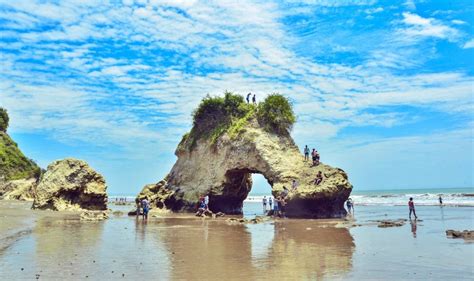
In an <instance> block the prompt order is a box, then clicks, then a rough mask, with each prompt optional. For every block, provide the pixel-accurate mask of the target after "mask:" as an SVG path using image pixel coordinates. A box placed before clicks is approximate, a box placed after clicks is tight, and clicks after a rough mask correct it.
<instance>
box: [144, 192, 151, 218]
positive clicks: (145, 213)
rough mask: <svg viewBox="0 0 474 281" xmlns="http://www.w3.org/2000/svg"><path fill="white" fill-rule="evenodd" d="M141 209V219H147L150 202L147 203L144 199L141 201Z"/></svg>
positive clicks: (146, 199)
mask: <svg viewBox="0 0 474 281" xmlns="http://www.w3.org/2000/svg"><path fill="white" fill-rule="evenodd" d="M142 208H143V219H144V220H147V219H148V212H149V211H150V202H148V198H147V197H145V198H143V200H142Z"/></svg>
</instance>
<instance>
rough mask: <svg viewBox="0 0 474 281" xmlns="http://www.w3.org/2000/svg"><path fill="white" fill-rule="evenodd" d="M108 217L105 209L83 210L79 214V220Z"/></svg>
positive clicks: (104, 218) (97, 219) (95, 219)
mask: <svg viewBox="0 0 474 281" xmlns="http://www.w3.org/2000/svg"><path fill="white" fill-rule="evenodd" d="M108 218H109V214H108V213H107V212H106V211H85V212H83V213H82V214H81V216H80V220H81V221H102V220H106V219H108Z"/></svg>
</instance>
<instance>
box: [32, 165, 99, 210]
mask: <svg viewBox="0 0 474 281" xmlns="http://www.w3.org/2000/svg"><path fill="white" fill-rule="evenodd" d="M106 190H107V186H106V184H105V180H104V178H103V177H102V175H100V174H98V173H97V172H96V171H94V170H93V169H92V168H91V167H89V165H87V163H86V162H84V161H81V160H76V159H64V160H59V161H55V162H53V163H51V164H50V165H49V166H48V169H47V170H46V173H45V174H44V175H43V176H42V178H41V181H40V183H39V184H38V186H37V187H36V192H35V199H34V202H33V208H35V209H51V210H56V211H62V210H106V209H107V193H106Z"/></svg>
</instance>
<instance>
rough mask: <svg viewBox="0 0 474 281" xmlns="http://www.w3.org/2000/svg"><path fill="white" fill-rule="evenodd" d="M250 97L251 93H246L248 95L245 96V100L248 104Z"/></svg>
mask: <svg viewBox="0 0 474 281" xmlns="http://www.w3.org/2000/svg"><path fill="white" fill-rule="evenodd" d="M251 95H252V93H248V94H247V98H246V100H247V103H250V96H251Z"/></svg>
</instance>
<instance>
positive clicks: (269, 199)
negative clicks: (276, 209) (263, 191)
mask: <svg viewBox="0 0 474 281" xmlns="http://www.w3.org/2000/svg"><path fill="white" fill-rule="evenodd" d="M272 205H273V199H272V197H271V196H270V197H268V206H270V211H271V210H273V208H272Z"/></svg>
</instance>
